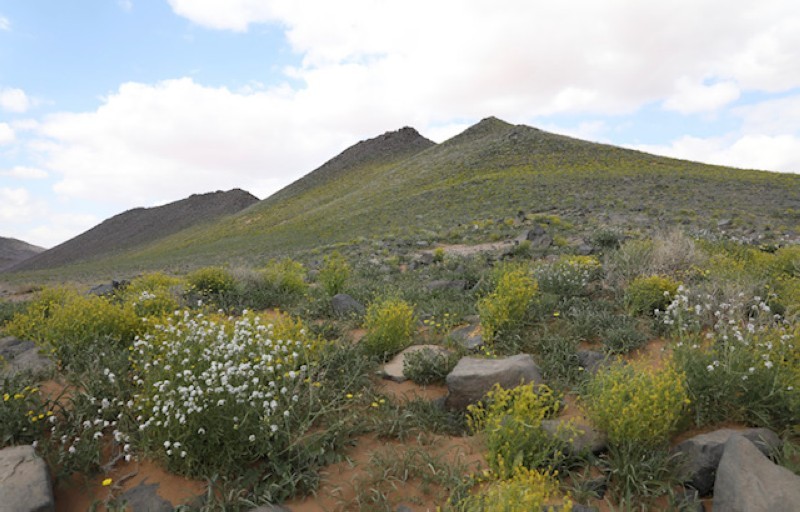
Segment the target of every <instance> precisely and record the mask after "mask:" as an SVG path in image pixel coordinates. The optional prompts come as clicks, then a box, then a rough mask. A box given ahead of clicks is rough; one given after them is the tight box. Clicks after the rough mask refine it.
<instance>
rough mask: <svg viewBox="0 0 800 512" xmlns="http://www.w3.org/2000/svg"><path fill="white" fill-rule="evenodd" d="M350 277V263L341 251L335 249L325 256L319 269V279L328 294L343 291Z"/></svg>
mask: <svg viewBox="0 0 800 512" xmlns="http://www.w3.org/2000/svg"><path fill="white" fill-rule="evenodd" d="M349 277H350V265H349V264H348V263H347V259H346V258H345V257H344V256H342V255H341V254H340V253H339V251H333V252H332V253H330V254H329V255H327V256H325V260H324V263H323V265H322V268H321V269H320V271H319V281H320V282H321V283H322V287H323V288H324V289H325V292H326V293H327V294H328V295H330V296H334V295H336V294H339V293H342V291H344V286H345V283H346V282H347V280H348V278H349Z"/></svg>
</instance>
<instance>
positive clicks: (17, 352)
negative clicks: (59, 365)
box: [0, 336, 55, 378]
mask: <svg viewBox="0 0 800 512" xmlns="http://www.w3.org/2000/svg"><path fill="white" fill-rule="evenodd" d="M0 357H2V361H3V362H4V364H2V365H0V378H5V377H13V376H15V375H17V374H20V373H31V374H33V375H42V374H46V373H48V372H50V371H52V370H53V368H54V367H55V365H54V364H53V361H52V360H50V359H49V358H47V357H45V356H43V355H41V354H40V353H39V349H38V348H37V347H36V345H35V344H34V343H33V342H32V341H23V340H19V339H17V338H14V337H13V336H9V337H6V338H2V339H0Z"/></svg>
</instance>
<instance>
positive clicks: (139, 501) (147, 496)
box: [120, 479, 175, 512]
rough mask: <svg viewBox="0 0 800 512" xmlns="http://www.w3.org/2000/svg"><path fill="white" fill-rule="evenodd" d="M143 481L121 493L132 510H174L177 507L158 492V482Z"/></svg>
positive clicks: (150, 511) (139, 511)
mask: <svg viewBox="0 0 800 512" xmlns="http://www.w3.org/2000/svg"><path fill="white" fill-rule="evenodd" d="M146 482H147V480H146V479H145V481H143V482H142V483H140V484H139V485H137V486H136V487H134V488H132V489H129V490H127V491H125V492H124V493H122V495H120V499H121V500H124V501H125V502H126V503H127V505H128V507H130V510H131V512H172V511H173V510H175V507H174V506H173V504H172V503H170V502H169V501H167V500H165V499H164V498H162V497H161V496H159V494H158V487H159V485H158V484H148V483H146Z"/></svg>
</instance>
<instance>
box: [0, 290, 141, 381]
mask: <svg viewBox="0 0 800 512" xmlns="http://www.w3.org/2000/svg"><path fill="white" fill-rule="evenodd" d="M142 329H143V324H142V322H141V319H140V318H139V316H138V315H137V314H136V311H135V310H134V308H133V306H132V305H131V304H116V303H113V302H112V301H110V300H108V299H106V298H104V297H97V296H94V295H81V294H79V293H78V292H76V291H74V290H68V289H64V288H61V289H45V290H43V291H42V292H41V293H40V294H39V296H38V297H37V298H36V299H35V300H34V301H33V302H31V304H30V306H29V307H28V309H27V310H26V312H25V313H23V314H20V315H17V316H15V317H14V318H13V319H12V320H11V322H9V323H8V324H7V325H6V330H7V332H8V333H9V334H10V335H12V336H16V337H18V338H21V339H27V340H32V341H35V342H37V343H39V344H41V345H43V346H45V347H47V348H50V349H51V350H52V351H53V352H54V354H55V356H56V357H57V358H59V359H61V360H62V361H63V362H64V364H66V365H68V366H69V365H70V364H71V363H72V362H73V360H74V359H75V357H79V358H80V357H82V356H83V355H85V353H86V352H87V351H89V347H90V346H91V345H93V344H95V343H97V342H102V343H103V344H105V345H107V346H110V347H117V348H119V347H123V346H124V345H126V344H127V343H129V342H131V341H132V340H133V339H134V337H135V336H136V335H137V334H138V333H140V332H141V331H142Z"/></svg>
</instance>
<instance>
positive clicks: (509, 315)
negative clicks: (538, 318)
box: [478, 267, 538, 340]
mask: <svg viewBox="0 0 800 512" xmlns="http://www.w3.org/2000/svg"><path fill="white" fill-rule="evenodd" d="M537 290H538V286H537V284H536V281H534V280H533V278H532V277H531V275H530V273H529V272H528V270H527V269H526V268H525V267H516V268H514V267H512V268H508V269H504V270H502V271H501V273H500V276H499V278H498V280H497V285H496V287H495V289H494V291H492V292H491V293H490V294H489V295H487V296H486V297H484V298H483V299H481V300H480V301H479V302H478V313H479V314H480V318H481V329H482V331H483V337H484V339H485V340H493V339H494V338H495V337H496V336H497V334H498V333H499V332H501V331H503V330H506V329H511V328H514V327H517V326H518V325H520V324H521V323H522V321H523V319H524V318H525V314H526V312H527V311H528V307H529V306H530V304H531V303H532V302H533V300H534V297H535V296H536V292H537Z"/></svg>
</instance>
